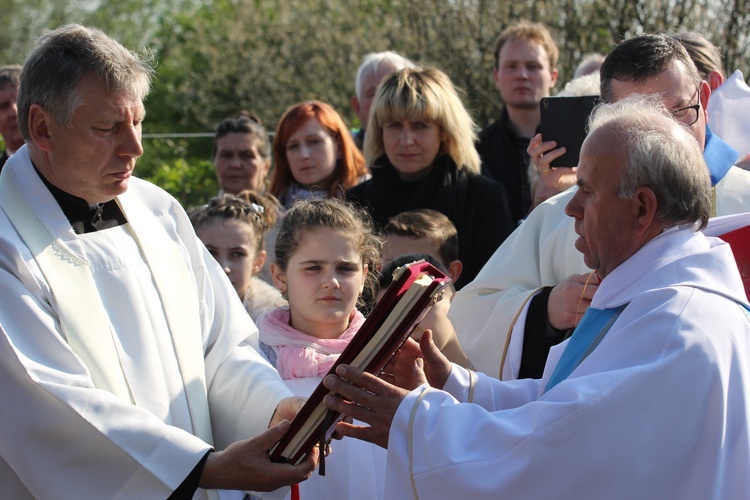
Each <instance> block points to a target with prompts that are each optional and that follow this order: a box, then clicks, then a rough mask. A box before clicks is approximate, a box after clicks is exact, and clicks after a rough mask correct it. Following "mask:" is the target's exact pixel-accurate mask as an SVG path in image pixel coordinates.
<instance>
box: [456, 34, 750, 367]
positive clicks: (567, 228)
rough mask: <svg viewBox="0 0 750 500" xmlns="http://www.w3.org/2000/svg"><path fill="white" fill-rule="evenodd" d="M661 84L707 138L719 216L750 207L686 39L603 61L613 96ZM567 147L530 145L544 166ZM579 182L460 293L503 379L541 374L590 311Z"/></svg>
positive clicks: (623, 48)
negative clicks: (577, 205)
mask: <svg viewBox="0 0 750 500" xmlns="http://www.w3.org/2000/svg"><path fill="white" fill-rule="evenodd" d="M635 93H639V94H658V95H661V96H662V97H663V102H664V104H665V105H666V107H667V108H668V109H669V110H670V111H671V113H672V115H673V117H674V118H675V120H677V121H678V122H681V123H683V124H684V125H685V126H687V127H688V128H689V129H690V131H691V133H692V134H693V135H694V136H695V137H696V139H697V140H698V143H699V144H700V145H701V147H703V150H704V158H705V160H706V163H707V165H708V168H709V170H710V174H711V183H712V185H713V189H712V213H711V215H712V216H715V215H730V214H735V213H741V212H747V211H750V172H746V171H743V170H742V169H739V168H737V167H734V166H733V164H734V162H735V161H736V160H737V152H736V151H734V150H733V149H732V148H731V147H729V146H728V145H727V144H726V143H724V142H723V141H722V140H721V139H719V138H718V137H716V136H714V135H712V134H711V133H710V130H709V129H708V127H707V119H706V104H707V103H708V99H709V97H710V95H711V90H710V88H709V86H708V84H707V83H706V82H705V81H703V80H702V79H701V78H700V76H699V74H698V72H697V70H696V68H695V65H694V64H693V62H692V61H691V59H690V57H689V55H688V54H687V52H686V51H685V49H684V47H683V46H682V45H681V44H680V43H679V42H678V41H677V40H675V39H674V38H672V37H670V36H667V35H653V34H645V35H640V36H637V37H634V38H631V39H629V40H625V41H623V42H621V43H620V44H619V45H617V47H615V48H614V49H613V50H612V52H611V53H610V54H609V55H608V56H607V58H606V59H605V61H604V63H603V65H602V68H601V95H602V98H603V100H604V101H606V102H614V101H618V100H620V99H622V98H624V97H626V96H628V95H631V94H635ZM563 152H564V150H563V149H562V148H558V149H554V148H553V147H550V144H549V143H541V144H540V145H539V146H538V147H537V148H535V149H533V150H531V151H530V153H531V158H532V160H533V161H534V163H535V164H536V165H537V168H539V170H540V171H546V170H548V169H549V162H550V161H552V160H553V159H554V158H557V157H559V156H560V155H561V154H562V153H563ZM576 189H577V188H571V189H569V190H567V191H565V192H564V193H561V194H559V195H557V196H555V197H553V198H550V199H549V200H547V201H546V202H545V203H543V204H541V205H539V206H538V207H537V208H535V209H534V210H533V211H532V212H531V214H530V215H529V217H528V218H527V219H526V221H525V222H524V223H523V224H522V225H521V226H520V227H519V228H518V229H517V230H516V231H515V232H514V233H513V234H511V236H510V237H508V239H507V240H506V241H505V242H504V243H503V244H502V245H501V246H500V248H498V250H497V251H496V252H495V254H494V255H493V257H492V258H491V259H490V260H489V262H488V263H487V264H486V265H485V267H484V268H483V269H482V270H481V271H480V273H479V275H478V276H477V278H476V279H475V280H474V281H473V282H472V283H470V284H468V285H467V286H466V287H464V288H463V289H462V290H461V291H460V293H458V294H457V295H456V296H455V297H454V299H453V302H452V305H451V309H450V311H449V314H448V316H449V318H450V319H451V321H452V322H453V324H454V326H455V328H456V332H457V333H458V337H459V341H460V342H461V346H462V348H463V349H464V351H465V352H466V354H467V355H468V356H469V359H470V360H471V361H472V363H473V364H474V366H475V367H476V368H477V370H479V371H483V372H485V373H487V374H488V375H491V376H494V377H498V378H501V379H514V378H529V377H531V378H538V377H539V376H541V373H542V371H543V369H544V365H545V363H546V359H547V354H548V352H549V348H550V347H551V346H553V345H555V344H557V343H559V342H561V341H562V340H564V339H565V338H566V337H567V336H568V335H569V332H570V331H571V330H572V328H573V327H575V325H576V324H577V323H578V321H580V318H581V317H582V316H583V314H584V313H585V312H586V309H587V308H588V306H589V304H590V303H591V299H592V297H593V295H594V292H595V291H596V289H597V286H598V281H599V280H598V278H597V276H596V275H595V273H592V271H591V270H590V269H589V268H588V267H587V266H586V265H585V264H584V262H583V259H582V258H581V254H580V253H579V252H578V251H577V250H576V248H575V246H574V242H575V240H576V238H577V235H576V234H575V231H574V228H573V221H572V219H570V218H569V217H566V216H565V213H564V208H565V205H566V204H567V203H568V201H569V200H570V199H571V198H572V197H573V195H574V194H575V192H576Z"/></svg>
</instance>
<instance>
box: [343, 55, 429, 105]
mask: <svg viewBox="0 0 750 500" xmlns="http://www.w3.org/2000/svg"><path fill="white" fill-rule="evenodd" d="M384 64H385V65H388V66H393V68H394V70H395V71H398V70H400V69H404V68H413V67H414V63H413V62H411V61H410V60H409V59H407V58H405V57H404V56H402V55H400V54H397V53H396V52H393V51H392V50H386V51H384V52H371V53H369V54H367V55H366V56H365V58H364V59H363V60H362V64H361V65H360V66H359V69H358V70H357V79H356V80H355V81H354V91H355V92H356V94H357V99H362V97H363V96H362V92H363V91H364V89H363V88H362V81H363V80H364V79H365V78H366V77H367V76H368V75H370V74H375V73H377V72H378V70H379V69H380V66H382V65H384Z"/></svg>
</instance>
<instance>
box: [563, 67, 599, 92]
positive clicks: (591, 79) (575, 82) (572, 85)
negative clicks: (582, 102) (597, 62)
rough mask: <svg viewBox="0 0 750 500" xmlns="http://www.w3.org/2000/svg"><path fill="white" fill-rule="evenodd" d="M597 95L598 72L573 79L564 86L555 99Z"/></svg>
mask: <svg viewBox="0 0 750 500" xmlns="http://www.w3.org/2000/svg"><path fill="white" fill-rule="evenodd" d="M587 95H599V72H598V71H597V72H595V73H589V74H588V75H583V76H579V77H576V78H573V79H572V80H571V81H569V82H568V83H566V84H565V88H564V89H562V90H561V91H560V92H558V93H557V97H579V96H587Z"/></svg>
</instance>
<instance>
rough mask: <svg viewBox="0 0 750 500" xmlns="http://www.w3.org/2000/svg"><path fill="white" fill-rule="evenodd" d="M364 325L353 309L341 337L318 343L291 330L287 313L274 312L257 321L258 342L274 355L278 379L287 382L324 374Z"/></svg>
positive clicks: (319, 340) (277, 310)
mask: <svg viewBox="0 0 750 500" xmlns="http://www.w3.org/2000/svg"><path fill="white" fill-rule="evenodd" d="M364 321H365V317H364V316H362V313H360V312H359V311H357V310H356V309H355V310H354V311H353V312H352V315H351V316H350V318H349V328H347V329H346V330H345V331H344V333H342V334H341V335H339V336H338V338H335V339H319V338H317V337H313V336H312V335H307V334H306V333H303V332H301V331H299V330H295V329H294V328H292V327H291V326H290V325H289V322H290V314H289V311H286V310H284V309H275V310H273V311H271V312H268V313H266V314H263V315H262V316H261V317H260V318H258V330H260V341H261V342H263V343H264V344H266V345H268V346H271V347H272V348H273V350H274V352H275V353H276V357H277V359H276V369H277V370H278V371H279V375H281V378H282V379H284V380H291V379H296V378H307V377H322V376H324V375H325V374H326V373H328V370H330V369H331V367H332V366H333V364H334V363H335V362H336V360H337V359H338V357H339V355H340V354H341V352H342V351H343V350H344V348H345V347H346V346H347V345H349V342H350V341H351V340H352V338H353V337H354V334H356V333H357V331H358V330H359V327H360V326H362V323H364Z"/></svg>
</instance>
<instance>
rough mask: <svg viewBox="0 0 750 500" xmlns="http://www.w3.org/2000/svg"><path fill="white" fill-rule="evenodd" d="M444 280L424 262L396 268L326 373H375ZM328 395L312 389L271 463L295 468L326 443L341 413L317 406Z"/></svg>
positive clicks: (436, 296)
mask: <svg viewBox="0 0 750 500" xmlns="http://www.w3.org/2000/svg"><path fill="white" fill-rule="evenodd" d="M449 282H450V278H448V277H447V276H446V275H445V274H443V273H442V272H440V271H439V270H438V269H437V268H435V267H434V266H432V265H431V264H429V263H427V262H425V261H418V262H413V263H411V264H407V265H405V266H402V267H400V268H398V269H397V270H396V271H395V272H394V273H393V281H392V282H391V284H390V285H389V286H388V288H387V289H386V291H385V294H384V295H383V297H382V298H381V299H380V301H379V302H378V303H377V304H376V305H375V307H374V308H373V310H372V312H371V313H370V315H369V316H368V317H367V319H366V320H365V322H364V323H363V324H362V326H361V327H360V329H359V331H358V332H357V334H356V335H355V336H354V338H352V340H351V342H350V343H349V345H348V346H347V347H346V349H344V352H342V353H341V356H339V359H338V360H337V361H336V363H335V364H334V365H333V367H332V368H331V370H330V371H329V372H328V373H329V374H330V373H334V372H335V371H336V367H337V366H339V365H341V364H348V365H352V366H355V367H357V368H359V369H361V370H363V371H366V372H368V373H372V374H375V375H379V374H380V372H381V371H382V369H383V368H384V367H385V365H386V364H387V363H388V361H389V360H390V359H391V358H392V357H393V355H394V354H395V353H396V351H398V349H399V348H400V347H401V344H403V343H404V342H405V341H406V339H407V338H408V337H409V335H411V333H412V332H413V331H414V329H415V328H416V326H417V324H418V323H419V321H420V320H421V319H422V318H423V317H424V314H425V313H426V312H427V310H428V309H429V308H430V306H432V305H433V304H435V303H436V302H437V301H438V300H440V298H441V297H442V292H443V290H444V289H445V286H446V285H447V284H448V283H449ZM329 392H330V391H329V390H328V389H326V388H325V387H324V386H323V384H322V383H321V384H320V385H318V387H317V388H316V389H315V391H314V392H313V393H312V395H311V396H310V399H308V400H307V403H305V405H304V406H303V407H302V409H300V411H299V413H298V414H297V416H296V417H295V418H294V420H292V422H291V427H290V428H289V431H287V433H286V434H285V435H284V437H282V438H281V440H280V441H279V442H278V443H276V444H275V445H274V446H273V447H272V448H271V450H270V451H269V455H270V457H271V460H273V461H281V462H290V463H293V464H298V463H300V462H301V461H302V460H304V458H305V457H306V456H307V454H308V453H310V451H311V450H312V449H313V448H314V447H315V446H316V445H318V444H323V443H325V442H327V441H328V440H330V438H331V434H332V433H333V427H334V426H335V425H336V423H337V422H338V421H339V420H340V418H341V414H339V413H337V412H334V411H332V410H329V409H328V408H327V407H326V406H325V404H324V403H323V398H324V397H325V396H326V395H327V394H328V393H329ZM321 473H322V471H321Z"/></svg>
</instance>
